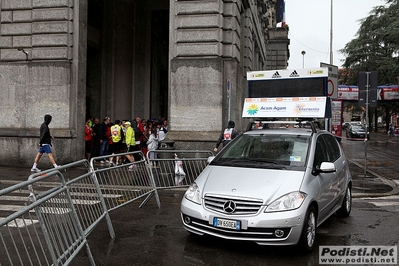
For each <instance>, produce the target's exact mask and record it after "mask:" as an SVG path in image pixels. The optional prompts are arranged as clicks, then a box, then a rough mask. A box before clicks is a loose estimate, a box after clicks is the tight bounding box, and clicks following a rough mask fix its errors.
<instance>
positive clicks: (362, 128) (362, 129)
mask: <svg viewBox="0 0 399 266" xmlns="http://www.w3.org/2000/svg"><path fill="white" fill-rule="evenodd" d="M352 130H353V131H364V130H366V129H365V128H364V126H352Z"/></svg>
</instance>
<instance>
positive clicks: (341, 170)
mask: <svg viewBox="0 0 399 266" xmlns="http://www.w3.org/2000/svg"><path fill="white" fill-rule="evenodd" d="M209 161H210V164H209V165H208V166H207V167H206V168H205V169H204V171H203V172H202V173H201V174H200V175H199V176H198V178H197V179H196V180H195V182H194V183H193V184H192V185H191V186H190V187H189V189H188V190H187V191H186V193H185V195H184V197H183V199H182V202H181V218H182V222H183V225H184V228H185V229H186V230H187V231H188V232H190V233H194V234H199V235H211V236H215V237H220V238H224V239H231V240H247V241H254V242H256V243H258V244H260V245H298V246H299V247H300V248H301V249H302V250H303V251H305V252H309V251H311V250H312V249H313V247H314V245H315V239H316V228H317V227H318V226H319V225H320V224H321V223H322V222H324V221H325V220H326V219H327V218H329V217H330V216H331V215H333V214H334V213H336V214H337V215H339V216H342V217H347V216H349V214H350V211H351V205H352V197H351V186H352V178H351V174H350V172H349V167H348V162H347V159H346V157H345V155H344V152H343V150H342V148H341V146H340V144H339V143H338V142H337V140H336V139H335V137H334V136H333V135H332V134H331V133H329V132H328V131H325V130H316V128H315V127H314V126H313V125H312V126H311V127H300V128H298V127H296V128H278V129H260V130H252V131H248V132H246V133H244V134H241V135H240V136H238V137H237V138H235V139H234V140H233V141H232V142H231V143H229V145H227V146H226V147H225V148H224V149H223V150H222V151H220V152H219V154H218V155H217V156H216V157H214V158H210V160H209Z"/></svg>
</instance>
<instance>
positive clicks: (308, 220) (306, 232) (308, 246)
mask: <svg viewBox="0 0 399 266" xmlns="http://www.w3.org/2000/svg"><path fill="white" fill-rule="evenodd" d="M316 217H317V216H316V209H315V208H314V207H313V206H310V207H309V209H308V210H307V212H306V216H305V220H304V224H303V228H302V233H301V238H300V239H299V242H298V246H299V248H300V249H301V250H302V251H304V252H310V251H312V249H313V247H314V245H315V241H316Z"/></svg>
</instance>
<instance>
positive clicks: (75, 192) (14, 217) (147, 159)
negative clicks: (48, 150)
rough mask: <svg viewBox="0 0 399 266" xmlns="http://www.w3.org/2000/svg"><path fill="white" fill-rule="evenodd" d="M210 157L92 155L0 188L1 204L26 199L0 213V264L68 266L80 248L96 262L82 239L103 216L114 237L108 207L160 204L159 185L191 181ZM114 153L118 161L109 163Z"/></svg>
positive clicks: (175, 153)
mask: <svg viewBox="0 0 399 266" xmlns="http://www.w3.org/2000/svg"><path fill="white" fill-rule="evenodd" d="M210 156H213V153H212V152H211V151H199V150H195V151H192V150H191V151H190V150H156V151H150V152H148V153H147V156H144V154H143V153H142V152H141V151H134V152H129V153H120V154H115V155H108V156H102V157H94V158H92V159H91V160H90V162H89V161H87V160H80V161H77V162H73V163H70V164H66V165H63V166H59V167H57V168H56V169H54V168H53V169H49V170H46V171H42V172H39V173H34V174H32V175H30V176H29V177H28V180H27V181H24V182H21V183H19V184H16V185H13V186H11V187H8V188H5V189H1V190H0V203H2V202H5V201H7V200H14V201H15V200H16V198H18V199H19V200H21V199H26V201H25V203H24V204H18V205H17V206H13V209H10V210H9V211H2V213H1V215H0V265H68V264H69V263H70V262H72V260H73V258H74V257H75V256H76V255H77V254H78V253H79V251H80V250H82V248H84V247H86V250H87V256H88V259H89V260H90V263H91V264H92V265H95V262H94V259H93V256H92V254H91V251H90V248H89V245H88V243H87V240H86V239H87V237H88V236H89V234H90V233H91V232H92V231H93V230H94V229H95V227H96V226H97V225H98V223H99V222H100V221H101V220H102V219H104V218H105V219H106V222H107V226H108V229H109V234H110V237H111V238H114V237H115V232H114V229H113V226H112V221H111V218H110V216H109V212H110V211H112V210H115V209H117V208H120V207H122V206H124V205H126V204H128V203H130V202H132V201H135V200H138V199H143V202H142V203H141V204H140V207H142V206H143V205H144V204H145V203H146V202H148V200H149V199H150V198H151V197H152V196H155V199H156V202H157V205H158V207H159V208H160V206H161V204H160V200H159V196H158V192H157V190H158V189H167V188H176V187H186V186H189V185H190V184H191V183H192V182H194V180H195V179H196V178H197V176H198V175H199V174H200V173H201V172H202V171H203V169H204V168H205V167H206V165H207V164H208V163H207V161H208V158H209V157H210ZM129 157H130V158H135V159H134V161H132V162H130V161H129V160H127V158H129ZM116 158H119V162H121V164H113V163H110V161H111V159H112V161H113V162H116ZM101 161H102V162H101ZM4 216H5V218H2V217H4Z"/></svg>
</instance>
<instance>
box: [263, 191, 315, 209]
mask: <svg viewBox="0 0 399 266" xmlns="http://www.w3.org/2000/svg"><path fill="white" fill-rule="evenodd" d="M306 196H307V195H306V194H305V193H302V192H298V191H296V192H291V193H289V194H287V195H284V196H282V197H280V198H278V199H276V200H275V201H273V202H272V203H270V204H269V206H267V208H266V210H265V212H280V211H290V210H294V209H297V208H299V207H301V205H302V203H303V201H304V200H305V198H306Z"/></svg>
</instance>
